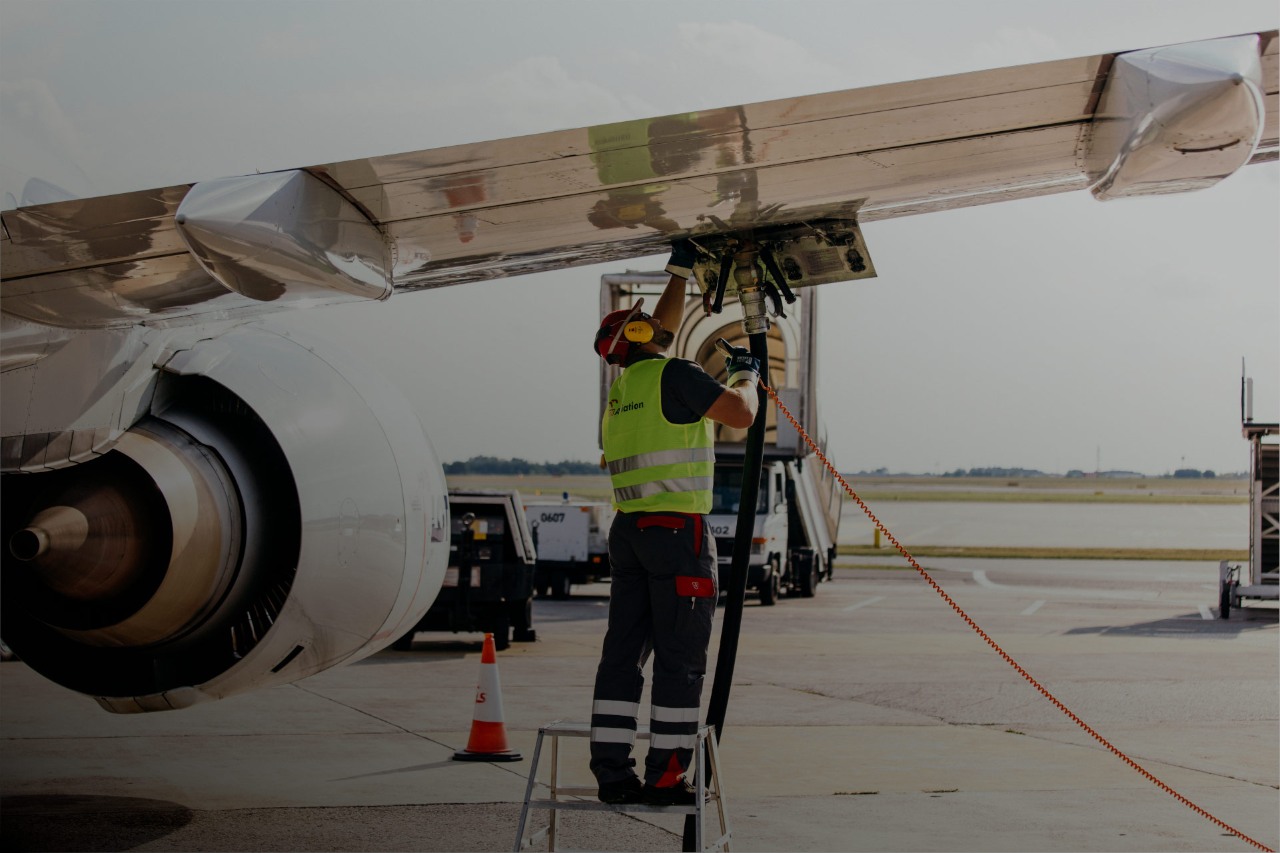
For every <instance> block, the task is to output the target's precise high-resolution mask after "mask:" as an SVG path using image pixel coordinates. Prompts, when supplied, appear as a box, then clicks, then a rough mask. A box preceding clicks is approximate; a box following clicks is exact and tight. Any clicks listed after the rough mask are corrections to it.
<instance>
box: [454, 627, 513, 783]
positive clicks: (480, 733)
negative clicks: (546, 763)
mask: <svg viewBox="0 0 1280 853" xmlns="http://www.w3.org/2000/svg"><path fill="white" fill-rule="evenodd" d="M453 759H454V761H520V760H521V756H520V753H518V752H512V751H511V750H510V749H508V748H507V729H506V726H504V725H503V723H502V684H501V683H500V682H499V681H498V655H497V653H496V651H495V649H494V646H493V634H485V635H484V651H483V652H481V654H480V684H479V685H477V687H476V713H475V718H474V719H473V720H472V722H471V737H470V738H469V739H468V740H467V748H466V749H464V750H462V751H460V752H455V753H454V754H453Z"/></svg>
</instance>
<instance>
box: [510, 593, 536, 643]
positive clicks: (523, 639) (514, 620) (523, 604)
mask: <svg viewBox="0 0 1280 853" xmlns="http://www.w3.org/2000/svg"><path fill="white" fill-rule="evenodd" d="M510 606H511V614H510V615H511V641H512V642H513V643H532V642H533V641H535V640H537V639H538V632H537V631H535V630H533V597H532V596H530V597H529V598H526V599H523V600H521V601H513V602H511V605H510Z"/></svg>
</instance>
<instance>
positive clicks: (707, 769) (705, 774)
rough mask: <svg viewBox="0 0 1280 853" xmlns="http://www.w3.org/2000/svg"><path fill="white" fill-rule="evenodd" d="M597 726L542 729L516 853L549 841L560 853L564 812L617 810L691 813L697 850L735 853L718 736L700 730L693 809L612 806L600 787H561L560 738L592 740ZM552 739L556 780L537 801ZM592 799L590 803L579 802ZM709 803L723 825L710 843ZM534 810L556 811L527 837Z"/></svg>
mask: <svg viewBox="0 0 1280 853" xmlns="http://www.w3.org/2000/svg"><path fill="white" fill-rule="evenodd" d="M590 736H591V725H590V724H589V723H571V722H565V721H563V720H556V721H555V722H553V723H548V724H547V725H545V726H542V727H541V728H539V729H538V741H537V743H536V744H535V745H534V748H533V761H532V762H530V765H529V784H528V785H527V786H526V787H525V792H524V806H523V808H521V810H520V826H519V828H517V830H516V843H515V846H514V847H513V848H512V850H514V851H515V853H519V851H521V850H527V849H529V848H531V847H533V846H534V845H535V844H538V843H540V842H541V841H542V839H543V838H545V839H546V840H547V850H548V851H552V850H555V849H556V829H557V827H556V812H557V811H561V810H570V811H611V812H650V813H654V814H684V815H690V816H691V817H692V818H693V820H694V823H695V827H696V836H697V839H696V840H697V847H696V848H695V849H697V850H724V851H728V850H729V838H730V836H731V835H732V832H730V829H729V815H728V812H727V806H726V803H725V798H724V792H723V790H722V789H721V780H722V779H723V778H724V777H723V776H722V775H721V773H722V771H721V768H720V766H719V759H720V754H719V751H718V750H717V749H716V739H715V736H714V735H713V734H712V730H711V728H710V727H709V726H706V725H703V726H699V727H698V743H697V746H696V747H695V748H694V751H693V755H694V778H693V785H694V788H695V789H696V790H697V794H696V796H695V798H694V799H695V803H694V805H692V806H647V805H641V804H638V803H636V804H627V805H610V804H608V803H602V802H599V801H598V800H597V799H596V794H597V790H598V789H597V788H596V787H595V786H594V785H593V786H591V787H570V786H567V785H561V784H560V764H559V752H560V738H562V737H579V738H582V737H590ZM547 737H549V738H550V739H551V744H550V752H551V772H550V778H549V779H548V780H547V783H546V784H547V788H548V789H549V795H548V796H547V797H546V798H545V799H534V797H533V789H534V786H535V785H537V784H538V763H539V761H540V760H541V758H542V741H543V739H544V738H547ZM648 738H649V728H648V726H641V727H639V729H638V731H637V732H636V739H637V740H648ZM581 797H586V798H588V799H578V798H581ZM708 803H714V804H715V809H716V814H717V817H718V818H719V823H720V835H719V837H718V838H716V839H715V840H714V841H711V842H710V843H707V842H706V840H705V838H706V835H705V833H704V832H703V823H704V820H705V818H706V806H707V804H708ZM530 809H547V810H548V811H549V812H550V821H549V823H548V825H547V826H545V827H543V828H542V829H540V830H538V831H536V832H534V833H532V834H531V835H530V836H529V837H528V838H525V835H524V833H525V827H526V825H527V823H528V819H529V810H530Z"/></svg>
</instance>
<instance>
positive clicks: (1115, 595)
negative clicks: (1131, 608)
mask: <svg viewBox="0 0 1280 853" xmlns="http://www.w3.org/2000/svg"><path fill="white" fill-rule="evenodd" d="M969 574H971V575H972V576H973V580H974V582H975V583H977V585H978V586H981V587H986V588H987V589H997V590H1001V591H1002V592H1015V593H1017V592H1025V591H1026V590H1027V589H1028V587H1022V586H1015V585H1013V584H1007V583H996V582H995V581H993V580H992V579H991V578H989V577H987V571H986V569H970V570H969ZM1034 589H1035V591H1036V592H1041V593H1044V592H1047V593H1049V594H1050V595H1054V596H1067V597H1070V598H1086V599H1094V598H1104V599H1118V600H1122V601H1154V600H1155V599H1156V598H1157V597H1158V596H1159V593H1158V592H1126V591H1124V590H1110V589H1089V588H1087V587H1083V588H1080V589H1070V588H1067V587H1049V586H1037V587H1035V588H1034Z"/></svg>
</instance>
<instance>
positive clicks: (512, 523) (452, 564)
mask: <svg viewBox="0 0 1280 853" xmlns="http://www.w3.org/2000/svg"><path fill="white" fill-rule="evenodd" d="M449 517H450V531H451V532H450V539H449V568H448V569H447V570H446V571H445V577H444V584H443V586H441V588H440V594H439V595H438V596H436V600H435V603H434V604H432V605H431V608H430V609H429V610H428V611H427V612H426V615H424V616H423V617H422V618H421V619H420V620H418V624H417V625H415V626H414V627H413V629H412V630H410V631H408V632H406V633H405V634H404V635H403V636H401V637H400V638H399V639H398V640H396V641H395V643H394V647H395V648H396V649H399V650H402V651H403V650H408V649H410V648H412V647H413V639H414V635H415V634H416V633H417V632H419V631H452V632H454V633H467V632H480V633H492V634H493V641H494V647H495V648H496V649H497V650H498V651H502V650H503V649H506V648H508V647H509V646H510V644H511V642H512V641H515V642H517V643H525V642H532V641H534V640H535V639H537V632H536V631H535V630H534V629H533V574H534V566H535V563H536V560H537V552H536V550H535V549H534V545H533V535H532V533H531V532H530V530H529V525H528V523H527V522H526V521H525V514H524V502H523V501H522V500H521V498H520V493H519V492H518V491H515V490H510V491H496V490H494V491H489V490H474V491H472V490H462V489H450V490H449Z"/></svg>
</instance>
